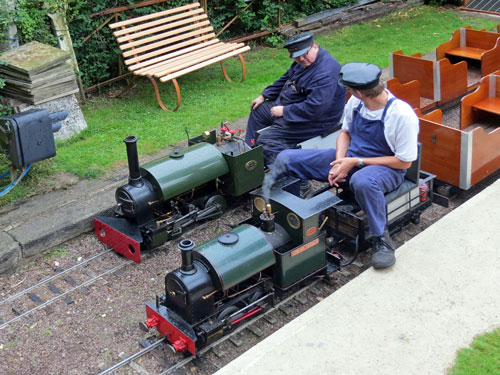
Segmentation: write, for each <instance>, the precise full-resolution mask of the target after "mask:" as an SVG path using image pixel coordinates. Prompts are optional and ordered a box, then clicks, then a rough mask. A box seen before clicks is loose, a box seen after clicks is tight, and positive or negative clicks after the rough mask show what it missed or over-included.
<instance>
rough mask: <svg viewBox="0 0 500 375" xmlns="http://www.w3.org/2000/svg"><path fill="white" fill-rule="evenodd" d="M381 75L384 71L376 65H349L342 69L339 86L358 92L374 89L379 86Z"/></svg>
mask: <svg viewBox="0 0 500 375" xmlns="http://www.w3.org/2000/svg"><path fill="white" fill-rule="evenodd" d="M381 74H382V69H380V68H379V67H378V66H377V65H374V64H368V63H361V62H352V63H347V64H345V65H344V66H343V67H342V68H341V69H340V74H339V85H341V86H349V87H351V88H353V89H357V90H366V89H372V88H374V87H376V86H377V85H378V83H379V81H380V76H381Z"/></svg>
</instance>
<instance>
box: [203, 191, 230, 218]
mask: <svg viewBox="0 0 500 375" xmlns="http://www.w3.org/2000/svg"><path fill="white" fill-rule="evenodd" d="M215 205H217V206H218V207H219V210H220V211H221V215H222V213H224V211H226V209H227V201H226V200H225V199H224V197H222V195H213V196H211V197H210V198H208V200H207V202H206V203H205V208H209V207H212V206H215Z"/></svg>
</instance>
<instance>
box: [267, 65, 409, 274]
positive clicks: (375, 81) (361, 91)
mask: <svg viewBox="0 0 500 375" xmlns="http://www.w3.org/2000/svg"><path fill="white" fill-rule="evenodd" d="M381 73H382V71H381V70H380V68H379V67H378V66H376V65H373V64H366V63H348V64H345V65H344V66H343V67H342V69H341V70H340V76H339V85H342V86H346V87H347V88H348V90H349V91H350V92H351V94H352V96H351V98H350V99H349V101H348V102H347V104H346V107H345V111H344V119H343V123H342V129H341V131H340V133H339V135H338V137H337V147H336V149H326V150H285V151H283V152H281V153H280V154H279V155H278V157H277V158H276V162H275V163H274V165H273V170H272V178H273V179H277V178H281V177H283V176H287V175H288V176H294V177H298V178H300V179H303V180H310V179H316V180H320V181H328V182H329V183H330V184H331V185H334V186H338V185H339V183H344V182H348V183H349V188H350V189H351V191H352V192H354V196H355V198H356V201H357V202H358V204H359V206H360V207H361V209H362V210H363V211H364V212H365V213H366V216H367V219H368V227H369V231H370V235H371V238H372V245H373V253H372V265H373V267H374V268H386V267H390V266H392V265H394V263H395V262H396V257H395V255H394V246H393V245H392V243H391V240H390V236H389V233H388V231H387V227H386V225H387V219H386V205H385V198H384V194H386V193H389V192H391V191H393V190H395V189H396V188H397V187H398V186H399V185H401V183H402V182H403V180H404V176H405V174H406V170H407V168H409V167H410V165H411V163H412V161H413V160H416V159H417V153H418V149H417V136H418V131H419V123H418V118H417V116H416V114H415V112H414V111H413V109H412V108H411V107H410V105H408V104H407V103H405V102H404V101H402V100H399V99H396V98H395V97H394V95H393V94H391V93H390V92H389V91H388V90H386V89H385V87H384V84H383V83H382V82H381V81H380V75H381ZM296 185H298V184H296ZM297 190H298V187H297ZM296 193H298V191H297V192H296Z"/></svg>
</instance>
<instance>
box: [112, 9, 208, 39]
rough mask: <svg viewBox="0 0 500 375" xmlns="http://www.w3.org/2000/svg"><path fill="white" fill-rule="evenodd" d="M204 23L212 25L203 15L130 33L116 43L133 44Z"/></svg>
mask: <svg viewBox="0 0 500 375" xmlns="http://www.w3.org/2000/svg"><path fill="white" fill-rule="evenodd" d="M203 21H206V22H208V23H210V21H209V20H208V17H207V15H206V14H202V15H201V16H196V17H192V18H188V19H184V20H180V21H177V22H172V23H169V24H166V25H165V24H163V25H161V26H157V27H153V28H150V29H147V30H145V31H139V32H134V33H133V34H130V33H129V34H126V35H125V36H121V37H119V38H117V39H116V41H117V42H118V43H124V42H131V41H133V40H135V39H140V38H142V37H144V36H148V35H152V34H156V33H158V32H161V31H165V30H169V29H175V28H178V27H181V26H184V25H186V24H193V26H196V25H199V26H200V23H201V22H203ZM194 22H196V24H194ZM177 30H178V29H177Z"/></svg>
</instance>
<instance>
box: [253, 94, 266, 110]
mask: <svg viewBox="0 0 500 375" xmlns="http://www.w3.org/2000/svg"><path fill="white" fill-rule="evenodd" d="M265 100H266V98H264V97H263V96H262V95H259V96H258V97H256V98H255V99H254V100H252V103H251V104H250V108H251V109H255V108H257V107H258V106H259V105H261V104H262V103H264V101H265Z"/></svg>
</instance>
